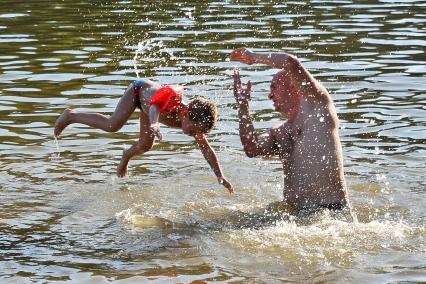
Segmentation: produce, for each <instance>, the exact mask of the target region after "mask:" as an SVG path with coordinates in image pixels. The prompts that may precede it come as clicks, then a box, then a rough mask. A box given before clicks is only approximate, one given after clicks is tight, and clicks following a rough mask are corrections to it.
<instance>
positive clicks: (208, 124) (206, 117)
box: [188, 97, 217, 133]
mask: <svg viewBox="0 0 426 284" xmlns="http://www.w3.org/2000/svg"><path fill="white" fill-rule="evenodd" d="M188 112H189V119H190V120H191V121H192V122H194V124H195V125H198V126H201V127H203V128H204V130H205V131H204V132H205V133H207V132H209V131H210V130H211V129H212V128H213V127H214V126H215V124H216V121H217V107H216V104H215V103H214V102H212V101H209V100H207V99H205V98H202V97H197V98H195V99H194V100H193V101H191V102H190V103H189V105H188Z"/></svg>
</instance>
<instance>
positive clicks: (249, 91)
mask: <svg viewBox="0 0 426 284" xmlns="http://www.w3.org/2000/svg"><path fill="white" fill-rule="evenodd" d="M251 87H252V84H251V81H248V82H247V93H248V94H250V93H251Z"/></svg>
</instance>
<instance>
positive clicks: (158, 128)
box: [149, 122, 163, 141]
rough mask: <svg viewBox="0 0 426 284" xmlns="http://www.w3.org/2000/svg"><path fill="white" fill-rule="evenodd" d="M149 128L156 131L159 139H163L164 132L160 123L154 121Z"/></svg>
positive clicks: (153, 131)
mask: <svg viewBox="0 0 426 284" xmlns="http://www.w3.org/2000/svg"><path fill="white" fill-rule="evenodd" d="M149 129H150V130H151V131H152V133H154V135H155V136H156V137H157V138H158V140H160V141H161V140H163V134H162V133H161V131H160V123H158V122H157V123H153V124H151V125H150V126H149Z"/></svg>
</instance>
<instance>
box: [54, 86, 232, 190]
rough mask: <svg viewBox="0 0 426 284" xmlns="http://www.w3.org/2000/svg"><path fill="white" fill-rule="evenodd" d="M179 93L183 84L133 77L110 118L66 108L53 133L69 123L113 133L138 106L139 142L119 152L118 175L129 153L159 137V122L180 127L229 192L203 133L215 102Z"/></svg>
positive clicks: (141, 149)
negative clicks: (188, 99) (189, 98)
mask: <svg viewBox="0 0 426 284" xmlns="http://www.w3.org/2000/svg"><path fill="white" fill-rule="evenodd" d="M182 96H183V87H182V86H180V85H165V86H160V85H158V84H157V83H155V82H153V81H151V80H136V81H135V82H133V83H132V84H130V85H129V87H128V88H127V90H126V92H125V93H124V95H123V97H122V98H121V99H120V101H119V102H118V105H117V107H116V109H115V111H114V113H113V114H112V115H111V116H110V117H106V116H104V115H102V114H100V113H78V112H74V111H73V110H71V109H66V110H64V112H63V113H62V115H61V116H60V117H59V118H58V119H57V120H56V123H55V130H54V134H55V137H58V136H59V135H61V133H62V131H63V130H64V129H65V128H66V127H67V126H68V125H70V124H72V123H82V124H85V125H88V126H91V127H94V128H98V129H102V130H104V131H107V132H116V131H118V130H119V129H120V128H121V127H122V126H123V125H124V123H126V122H127V120H128V119H129V117H130V115H131V114H132V113H133V112H134V111H135V109H136V108H140V109H141V112H140V134H139V135H140V136H139V141H137V142H135V143H133V145H132V146H131V147H130V148H129V149H128V150H125V151H124V152H123V156H122V158H121V161H120V164H119V165H118V168H117V175H118V176H119V177H123V176H125V175H127V165H128V163H129V160H130V159H131V158H132V157H133V156H135V155H140V154H143V153H145V152H147V151H149V150H150V149H151V148H152V146H153V145H154V137H155V136H156V137H157V138H158V139H159V140H160V141H161V140H162V138H163V135H162V133H161V132H160V124H159V123H160V122H161V123H163V124H165V125H167V126H170V127H179V128H182V131H183V133H185V134H187V135H189V136H193V137H194V138H195V141H196V142H197V144H198V146H199V147H200V149H201V152H202V153H203V156H204V158H205V159H206V160H207V162H208V163H209V165H210V167H211V168H212V169H213V171H214V173H215V175H216V176H217V179H218V181H219V183H220V184H223V185H224V186H225V187H226V188H227V189H228V191H229V193H233V192H234V189H233V186H232V184H231V183H230V182H229V181H228V180H227V179H226V178H225V177H224V176H223V173H222V170H221V168H220V165H219V161H218V159H217V157H216V153H215V152H214V150H213V149H212V147H210V145H209V142H208V141H207V138H206V136H205V134H206V133H207V132H209V131H210V130H211V129H212V128H213V127H214V125H215V123H216V120H217V108H216V105H215V104H214V103H212V102H209V101H208V100H206V99H204V98H201V97H199V98H196V99H195V100H193V101H192V102H190V103H189V104H188V105H186V104H185V103H184V102H183V101H182Z"/></svg>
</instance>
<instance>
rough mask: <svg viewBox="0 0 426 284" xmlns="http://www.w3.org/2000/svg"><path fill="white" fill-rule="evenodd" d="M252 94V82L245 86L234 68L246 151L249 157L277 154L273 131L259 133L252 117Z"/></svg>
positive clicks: (242, 135)
mask: <svg viewBox="0 0 426 284" xmlns="http://www.w3.org/2000/svg"><path fill="white" fill-rule="evenodd" d="M250 94H251V82H250V81H249V82H248V83H247V87H246V88H243V86H242V84H241V79H240V74H239V72H238V71H237V70H234V96H235V99H236V101H237V103H238V105H239V109H238V118H239V124H240V127H239V129H240V138H241V143H242V144H243V148H244V152H245V153H246V155H247V156H248V157H256V156H259V155H260V156H268V155H274V154H276V149H277V148H276V145H275V141H274V137H273V135H272V131H271V130H269V133H267V134H264V135H257V133H256V130H255V129H254V126H253V122H252V120H251V119H250V112H249V99H250Z"/></svg>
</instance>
